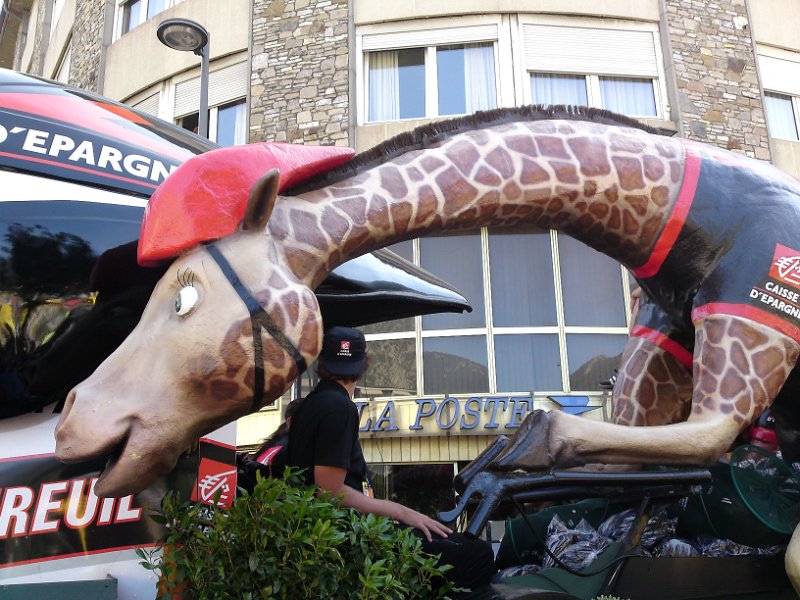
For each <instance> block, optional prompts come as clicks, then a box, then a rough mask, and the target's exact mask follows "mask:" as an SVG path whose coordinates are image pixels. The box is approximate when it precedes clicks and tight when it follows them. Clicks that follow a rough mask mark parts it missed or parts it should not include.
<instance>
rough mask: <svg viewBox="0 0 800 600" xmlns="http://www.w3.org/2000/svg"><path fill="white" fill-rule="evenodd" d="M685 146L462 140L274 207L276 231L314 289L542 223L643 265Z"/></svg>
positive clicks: (643, 141)
mask: <svg viewBox="0 0 800 600" xmlns="http://www.w3.org/2000/svg"><path fill="white" fill-rule="evenodd" d="M683 157H684V153H683V148H682V146H681V145H680V144H679V143H678V142H677V141H674V140H670V139H669V138H662V137H659V136H654V135H651V134H648V133H646V132H643V131H640V130H635V129H629V128H620V127H614V126H607V125H601V124H597V123H590V122H571V121H569V122H568V121H535V122H516V123H507V124H502V125H496V126H493V127H489V128H486V129H480V130H474V131H469V132H465V133H459V134H457V135H454V136H452V137H450V138H448V139H446V140H444V141H442V142H438V143H436V144H434V145H432V146H431V147H428V148H425V149H423V150H412V151H409V152H407V153H406V154H403V155H400V156H398V157H397V158H394V159H392V160H389V161H387V162H386V163H384V164H382V165H380V166H378V167H374V168H372V169H369V170H367V171H364V172H362V173H360V174H358V175H356V176H354V177H351V178H349V179H345V180H344V181H341V182H338V183H335V184H331V185H329V186H327V187H325V188H322V189H320V190H315V191H313V192H308V193H306V194H303V195H302V196H298V197H296V198H285V199H283V200H282V201H281V202H279V203H278V204H277V206H276V210H275V212H274V213H273V216H272V218H271V220H270V232H271V234H272V235H273V236H274V238H276V239H278V240H280V242H281V244H282V246H283V249H284V252H285V255H286V260H287V263H288V265H289V267H290V269H291V270H292V271H293V272H294V273H295V274H296V275H297V277H298V278H299V279H301V280H303V281H305V282H306V283H308V284H309V285H311V286H312V288H313V287H315V286H316V285H317V284H318V283H319V282H320V281H321V280H322V279H323V278H324V277H325V276H326V275H327V274H328V273H329V272H330V271H331V270H333V269H334V268H335V267H336V266H338V265H339V264H341V263H343V262H345V261H347V260H349V259H351V258H354V257H356V256H359V255H361V254H365V253H367V252H370V251H372V250H375V249H377V248H380V247H383V246H387V245H389V244H393V243H395V242H398V241H402V240H406V239H410V238H414V237H418V236H420V235H424V234H431V233H435V232H437V231H442V230H448V229H473V228H478V227H484V226H491V227H502V226H511V225H518V224H528V225H536V226H539V227H543V228H552V229H556V230H558V231H563V232H564V233H567V234H569V235H571V236H572V237H575V238H577V239H579V240H581V241H583V242H584V243H586V244H587V245H589V246H591V247H593V248H595V249H596V250H598V251H600V252H603V253H604V254H607V255H609V256H611V257H612V258H614V259H616V260H618V261H620V262H621V263H623V264H624V265H626V266H629V267H636V266H638V265H640V264H642V263H644V262H645V261H646V260H647V258H648V256H649V253H650V251H651V249H652V248H653V245H654V244H655V241H656V239H657V237H658V234H659V232H660V231H661V229H662V228H663V226H664V223H665V222H666V220H667V217H668V215H669V213H670V209H671V207H672V205H673V203H674V202H675V199H676V197H677V193H678V189H679V186H680V182H681V179H682V175H683Z"/></svg>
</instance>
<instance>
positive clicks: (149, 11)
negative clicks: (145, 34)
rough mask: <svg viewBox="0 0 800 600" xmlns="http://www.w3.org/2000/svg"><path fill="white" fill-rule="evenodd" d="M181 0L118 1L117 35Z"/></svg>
mask: <svg viewBox="0 0 800 600" xmlns="http://www.w3.org/2000/svg"><path fill="white" fill-rule="evenodd" d="M182 1H183V0H122V1H121V2H119V5H118V8H117V13H118V15H119V17H118V18H119V23H120V26H119V35H125V34H126V33H128V32H129V31H131V30H132V29H133V28H135V27H138V26H139V25H141V24H142V23H144V22H145V21H146V20H148V19H151V18H153V17H154V16H156V15H157V14H159V13H161V12H163V11H165V10H167V9H168V8H170V7H172V6H175V5H176V4H180V3H181V2H182Z"/></svg>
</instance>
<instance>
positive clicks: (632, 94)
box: [600, 77, 658, 117]
mask: <svg viewBox="0 0 800 600" xmlns="http://www.w3.org/2000/svg"><path fill="white" fill-rule="evenodd" d="M600 98H601V103H602V107H603V108H605V109H606V110H611V111H614V112H617V113H620V114H623V115H632V116H637V117H655V116H658V113H657V112H656V95H655V90H654V89H653V81H652V80H650V79H631V78H626V77H601V78H600Z"/></svg>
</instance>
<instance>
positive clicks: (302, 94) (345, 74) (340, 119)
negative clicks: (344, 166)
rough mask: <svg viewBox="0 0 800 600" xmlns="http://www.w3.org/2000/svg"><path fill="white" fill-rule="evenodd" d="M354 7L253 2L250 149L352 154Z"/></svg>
mask: <svg viewBox="0 0 800 600" xmlns="http://www.w3.org/2000/svg"><path fill="white" fill-rule="evenodd" d="M347 1H348V0H253V62H252V68H251V75H250V77H251V79H250V94H251V101H250V141H251V142H258V141H278V142H302V143H312V144H322V145H338V146H346V145H348V143H349V140H348V119H349V102H348V94H349V57H348V36H347V34H348V4H347Z"/></svg>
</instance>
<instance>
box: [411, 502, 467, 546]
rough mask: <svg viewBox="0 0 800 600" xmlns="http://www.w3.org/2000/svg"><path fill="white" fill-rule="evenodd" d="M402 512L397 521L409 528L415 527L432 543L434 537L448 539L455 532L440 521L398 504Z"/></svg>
mask: <svg viewBox="0 0 800 600" xmlns="http://www.w3.org/2000/svg"><path fill="white" fill-rule="evenodd" d="M397 506H399V507H400V508H401V509H402V510H401V514H400V515H399V516H398V518H397V520H398V521H400V522H401V523H403V524H404V525H408V526H409V527H414V528H415V529H419V530H420V531H421V532H422V533H423V535H424V536H425V538H426V539H427V540H428V541H429V542H430V541H432V539H433V537H432V535H438V536H440V537H443V538H446V537H447V536H449V535H450V534H451V533H453V530H452V529H450V528H449V527H445V526H444V525H442V524H441V523H439V521H436V520H434V519H431V518H430V517H429V516H427V515H423V514H422V513H419V512H417V511H415V510H413V509H410V508H408V507H407V506H402V505H401V504H398V505H397Z"/></svg>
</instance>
